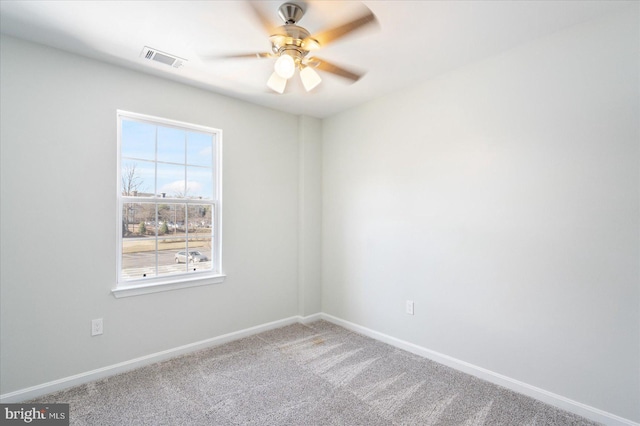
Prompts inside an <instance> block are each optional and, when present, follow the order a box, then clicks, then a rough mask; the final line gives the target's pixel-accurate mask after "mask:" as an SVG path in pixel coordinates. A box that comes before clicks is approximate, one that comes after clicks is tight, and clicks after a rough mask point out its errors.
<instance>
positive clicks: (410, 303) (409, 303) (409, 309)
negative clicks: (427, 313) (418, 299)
mask: <svg viewBox="0 0 640 426" xmlns="http://www.w3.org/2000/svg"><path fill="white" fill-rule="evenodd" d="M406 309H407V313H408V314H409V315H413V300H407V308H406Z"/></svg>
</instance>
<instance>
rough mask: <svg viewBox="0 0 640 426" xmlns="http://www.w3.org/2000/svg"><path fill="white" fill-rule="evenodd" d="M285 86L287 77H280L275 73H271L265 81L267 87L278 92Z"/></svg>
mask: <svg viewBox="0 0 640 426" xmlns="http://www.w3.org/2000/svg"><path fill="white" fill-rule="evenodd" d="M286 86H287V79H286V78H282V77H280V76H279V75H278V74H277V73H275V72H274V73H272V74H271V77H269V80H268V81H267V87H269V89H271V90H273V91H274V92H278V93H280V94H282V93H284V88H285V87H286Z"/></svg>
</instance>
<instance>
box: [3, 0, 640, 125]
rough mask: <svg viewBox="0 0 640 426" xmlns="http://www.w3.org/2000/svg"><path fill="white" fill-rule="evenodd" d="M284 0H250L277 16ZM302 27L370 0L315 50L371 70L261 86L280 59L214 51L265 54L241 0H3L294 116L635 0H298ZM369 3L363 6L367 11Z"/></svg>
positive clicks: (18, 15) (121, 55) (40, 37)
mask: <svg viewBox="0 0 640 426" xmlns="http://www.w3.org/2000/svg"><path fill="white" fill-rule="evenodd" d="M283 2H284V0H281V1H260V2H255V3H254V4H255V6H256V7H257V8H259V9H260V10H261V11H262V12H263V13H264V14H265V15H267V16H270V17H272V19H273V22H274V24H277V25H281V21H280V20H279V18H278V15H277V10H278V7H279V6H280V5H281V4H282V3H283ZM293 2H295V3H298V4H301V5H303V7H305V8H306V13H305V15H304V17H303V18H302V19H301V20H300V22H299V25H301V26H303V27H305V28H306V29H308V30H309V31H310V32H311V33H312V34H313V33H315V32H317V31H320V30H324V29H327V28H332V27H335V26H337V25H340V24H342V23H344V22H346V21H349V20H351V19H353V18H354V17H356V16H358V15H359V14H361V13H362V11H363V8H364V7H368V8H369V9H370V10H371V11H372V12H373V13H374V14H375V15H376V18H377V24H376V25H372V26H369V27H366V28H363V29H361V30H358V31H355V32H353V33H351V34H350V35H349V36H348V37H345V38H343V39H341V40H338V41H336V42H334V43H333V44H330V45H329V46H326V47H323V48H322V49H321V50H320V51H318V52H317V56H318V57H321V58H322V59H325V60H328V61H330V62H333V63H335V64H338V65H340V66H343V67H345V68H347V69H350V70H355V71H366V74H365V75H364V77H363V78H361V79H360V80H359V81H358V82H356V83H353V84H351V83H349V81H347V80H345V79H342V78H340V77H336V76H334V75H331V74H326V73H323V72H321V71H320V72H319V73H320V75H321V76H322V78H323V82H322V84H320V85H319V86H318V87H317V88H316V89H314V90H313V91H312V92H309V93H307V92H305V91H304V89H303V88H302V85H301V84H300V82H299V81H298V79H297V78H293V79H292V80H291V82H290V83H289V87H288V88H287V91H286V92H285V93H284V94H282V95H279V94H276V93H275V92H272V91H271V90H269V89H268V88H267V87H266V81H267V79H268V78H269V76H270V74H271V72H272V70H273V62H274V59H273V58H265V59H254V58H251V59H212V57H216V56H221V55H228V54H234V53H253V52H268V51H269V50H270V43H269V39H268V35H269V34H266V33H265V30H264V29H263V27H262V26H261V25H260V23H259V21H258V19H257V18H256V17H255V14H253V13H252V10H251V8H250V7H248V4H247V2H246V1H243V0H236V1H101V0H100V1H87V0H85V1H73V0H72V1H52V0H50V1H41V0H39V1H23V0H21V1H7V0H0V30H1V31H2V33H4V34H8V35H11V36H15V37H19V38H23V39H26V40H30V41H34V42H37V43H41V44H45V45H49V46H52V47H55V48H59V49H62V50H66V51H69V52H73V53H77V54H79V55H84V56H87V57H90V58H95V59H98V60H101V61H104V62H108V63H112V64H116V65H120V66H123V67H127V68H132V69H136V70H139V71H142V72H146V73H149V74H153V75H157V76H161V77H165V78H168V79H171V80H175V81H180V82H183V83H186V84H190V85H193V86H197V87H201V88H204V89H207V90H210V91H212V92H216V93H220V94H224V95H228V96H231V97H234V98H239V99H243V100H246V101H249V102H253V103H256V104H259V105H263V106H267V107H271V108H275V109H278V110H281V111H286V112H289V113H293V114H304V115H310V116H314V117H319V118H323V117H327V116H330V115H333V114H336V113H338V112H341V111H343V110H345V109H348V108H351V107H353V106H356V105H359V104H362V103H364V102H367V101H370V100H372V99H375V98H378V97H381V96H385V95H387V94H390V93H393V92H394V91H397V90H400V89H403V88H406V87H409V86H411V85H412V84H416V83H418V82H422V81H425V80H427V79H430V78H433V77H436V76H438V75H440V74H443V73H446V72H448V71H451V70H453V69H455V68H458V67H461V66H464V65H466V64H469V63H471V62H474V61H478V60H481V59H483V58H486V57H489V56H492V55H496V54H499V53H500V52H504V51H505V50H508V49H510V48H512V47H514V46H516V45H518V44H522V43H526V42H528V41H531V40H533V39H536V38H539V37H544V36H546V35H548V34H551V33H553V32H556V31H558V30H561V29H563V28H566V27H569V26H572V25H575V24H578V23H581V22H585V21H588V20H592V19H595V18H597V17H600V16H602V15H605V14H607V13H611V12H614V11H616V10H619V9H621V8H624V7H631V5H637V2H635V1H612V0H605V1H591V0H589V1H578V0H570V1H548V0H543V1H534V0H530V1H503V0H500V1H479V0H473V1H397V0H396V1H364V2H356V1H305V2H302V1H297V0H293ZM364 10H366V9H364ZM145 46H149V47H152V48H154V49H158V50H160V51H163V52H166V53H170V54H172V55H175V56H178V57H181V58H184V59H186V60H187V62H186V63H185V65H184V66H183V67H182V68H180V69H175V68H172V67H171V66H167V65H163V64H160V63H155V62H152V61H149V60H145V59H143V58H141V57H140V53H141V52H142V50H143V48H144V47H145Z"/></svg>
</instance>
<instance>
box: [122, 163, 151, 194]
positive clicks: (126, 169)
mask: <svg viewBox="0 0 640 426" xmlns="http://www.w3.org/2000/svg"><path fill="white" fill-rule="evenodd" d="M155 173H156V170H155V163H151V162H148V161H134V160H126V161H125V162H124V163H123V164H122V179H121V184H122V195H128V196H131V197H135V196H141V197H142V196H148V197H152V196H153V195H155V192H156V191H155Z"/></svg>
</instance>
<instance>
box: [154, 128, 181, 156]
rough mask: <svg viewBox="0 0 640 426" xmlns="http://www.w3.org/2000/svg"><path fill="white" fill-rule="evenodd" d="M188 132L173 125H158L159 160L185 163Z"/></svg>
mask: <svg viewBox="0 0 640 426" xmlns="http://www.w3.org/2000/svg"><path fill="white" fill-rule="evenodd" d="M186 139H187V132H185V131H184V130H180V129H174V128H171V127H158V161H166V162H168V163H178V164H185V159H184V152H185V142H186Z"/></svg>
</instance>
